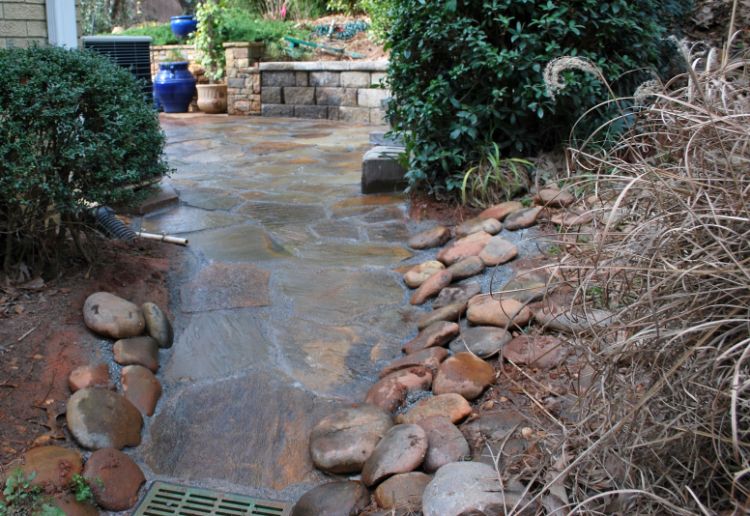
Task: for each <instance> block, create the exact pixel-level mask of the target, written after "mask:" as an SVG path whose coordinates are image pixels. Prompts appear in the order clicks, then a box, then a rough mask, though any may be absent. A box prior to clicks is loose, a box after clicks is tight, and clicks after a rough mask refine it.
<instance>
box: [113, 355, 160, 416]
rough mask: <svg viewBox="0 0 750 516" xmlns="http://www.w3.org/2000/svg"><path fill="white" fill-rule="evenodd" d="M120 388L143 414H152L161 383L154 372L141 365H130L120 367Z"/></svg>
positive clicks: (157, 399)
mask: <svg viewBox="0 0 750 516" xmlns="http://www.w3.org/2000/svg"><path fill="white" fill-rule="evenodd" d="M122 390H123V394H124V395H125V397H126V398H127V399H128V400H129V401H130V402H131V403H132V404H133V405H135V407H136V408H137V409H138V410H140V411H141V414H143V415H144V416H152V415H153V414H154V410H155V409H156V403H157V402H158V401H159V398H160V397H161V384H160V383H159V380H157V379H156V376H154V373H152V372H151V371H149V370H148V369H146V368H145V367H143V366H139V365H132V366H127V367H124V368H123V369H122Z"/></svg>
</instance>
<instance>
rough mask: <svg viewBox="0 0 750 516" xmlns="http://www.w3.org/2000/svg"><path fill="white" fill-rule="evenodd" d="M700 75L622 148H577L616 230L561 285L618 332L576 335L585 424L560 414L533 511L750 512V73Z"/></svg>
mask: <svg viewBox="0 0 750 516" xmlns="http://www.w3.org/2000/svg"><path fill="white" fill-rule="evenodd" d="M691 62H692V63H693V66H692V69H691V71H690V73H689V74H686V75H685V76H683V77H679V78H676V79H674V80H673V81H672V82H671V83H670V84H668V85H666V86H665V87H664V88H663V89H662V91H661V92H660V93H657V94H655V95H653V96H651V97H650V98H651V101H652V103H651V105H649V106H647V107H643V108H641V109H640V110H639V111H638V112H637V113H636V117H637V122H636V124H635V126H634V128H633V129H632V130H631V131H630V132H629V133H627V134H626V135H625V136H624V137H623V138H622V139H621V140H620V141H619V143H618V145H617V146H616V147H615V148H614V149H610V150H609V151H607V152H604V151H600V150H596V149H595V148H594V146H593V145H588V143H586V144H584V145H583V146H581V147H579V148H577V149H574V150H571V153H570V156H571V164H572V167H573V168H574V171H575V173H576V174H578V177H582V176H581V175H582V174H583V177H585V174H589V175H590V176H589V177H591V178H592V179H591V182H590V183H589V185H588V186H589V187H591V188H593V189H595V191H596V192H597V194H598V195H599V196H600V198H603V199H608V204H607V208H608V209H611V212H610V213H612V216H610V217H603V219H601V222H600V224H599V226H598V227H596V228H595V229H594V231H593V232H592V233H591V235H590V243H588V244H586V243H582V244H577V245H574V246H571V247H569V248H568V254H567V255H566V256H564V257H562V258H561V264H560V266H559V267H560V269H559V271H560V274H561V276H562V277H563V278H564V281H565V282H566V283H567V284H569V285H571V284H572V285H573V286H574V288H575V300H574V302H573V306H574V307H575V309H576V310H583V311H590V310H591V309H593V308H594V306H592V304H591V299H590V298H591V296H590V292H591V291H592V289H593V288H596V289H597V291H598V292H603V294H602V296H601V298H603V300H604V301H603V302H604V304H605V305H607V306H606V307H607V308H609V309H611V310H612V311H614V312H615V313H616V318H615V319H616V320H617V321H618V323H617V324H609V325H607V326H606V327H603V328H592V329H591V331H590V332H588V333H589V336H588V337H585V336H583V335H582V336H580V341H581V342H589V343H590V349H583V350H582V352H583V353H584V354H585V360H586V361H588V363H589V364H590V365H589V366H587V370H589V371H590V372H591V373H593V382H592V384H591V386H590V387H588V389H586V390H585V392H584V393H582V394H581V399H580V405H579V410H580V417H579V420H578V422H577V423H576V424H572V423H561V422H560V421H558V420H556V419H555V418H554V417H552V416H550V417H551V418H552V419H555V423H556V425H557V429H558V430H557V431H556V432H551V433H550V436H549V437H548V438H547V439H546V440H545V441H544V442H543V448H544V450H545V452H546V454H545V455H546V457H547V470H546V472H545V473H540V472H539V471H536V472H535V475H537V476H536V477H534V478H535V480H534V481H533V482H532V483H531V484H529V485H531V486H538V487H539V488H538V489H537V488H536V487H530V489H529V492H530V494H529V498H532V497H533V498H534V501H533V502H532V503H529V504H528V505H527V509H530V508H531V509H532V510H533V508H534V507H536V508H539V506H538V505H536V504H537V503H539V502H540V501H542V502H544V507H545V508H546V512H547V513H552V512H553V508H554V507H555V506H557V507H560V509H559V510H557V512H554V513H555V514H567V513H571V514H573V513H576V514H578V513H587V514H612V513H621V514H719V513H725V514H746V513H747V512H748V511H750V395H749V389H750V211H749V210H748V208H749V207H748V198H749V196H750V100H749V99H750V60H747V59H734V60H730V59H727V58H726V57H725V56H723V55H722V54H721V53H717V52H712V53H710V55H708V56H704V58H701V59H698V60H693V61H691ZM605 129H606V128H603V130H605ZM623 213H626V217H625V219H624V220H617V219H622V217H621V215H622V214H623ZM615 214H617V215H618V216H617V217H615ZM575 236H576V238H578V237H579V236H580V235H575ZM579 241H580V239H579ZM592 334H593V336H592ZM530 476H531V475H530V473H528V474H527V475H526V481H527V482H529V481H530V480H532V479H531V478H530ZM540 476H541V477H543V480H540V479H539V477H540ZM542 486H543V487H542ZM552 495H556V496H552ZM518 509H520V507H519V508H518Z"/></svg>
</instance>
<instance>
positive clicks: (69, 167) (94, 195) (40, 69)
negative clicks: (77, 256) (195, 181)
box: [0, 48, 168, 273]
mask: <svg viewBox="0 0 750 516" xmlns="http://www.w3.org/2000/svg"><path fill="white" fill-rule="evenodd" d="M0 68H2V69H3V71H4V73H5V79H6V81H5V86H4V87H3V88H2V90H1V91H0V260H2V267H3V269H4V271H5V272H6V273H7V272H10V271H11V269H15V268H17V267H18V266H21V265H22V266H23V267H22V268H23V269H32V270H34V269H38V268H40V267H43V266H45V265H47V264H49V263H52V262H55V261H56V260H57V259H58V258H59V253H60V252H61V250H62V249H63V248H64V247H65V243H66V241H67V238H66V237H67V235H71V236H72V237H73V240H74V241H75V243H76V244H77V245H78V247H79V250H80V251H81V252H85V251H84V248H83V246H82V245H81V243H82V238H83V234H85V233H86V229H87V226H86V224H85V223H86V217H85V215H86V213H87V206H89V204H88V203H101V204H117V203H127V202H130V201H132V200H133V199H135V197H136V195H137V194H136V193H135V192H134V190H133V189H132V188H129V187H128V185H133V184H139V183H142V182H143V181H145V180H149V179H157V178H159V177H161V176H162V175H163V174H165V173H166V172H167V170H168V169H167V165H166V162H165V161H164V159H163V157H162V150H163V147H164V135H163V133H162V132H161V129H160V127H159V121H158V118H157V115H156V113H155V112H154V110H153V108H152V107H151V106H150V105H149V104H148V102H147V101H146V99H145V97H144V94H143V91H142V88H141V84H139V83H138V82H137V81H136V80H135V79H134V77H133V76H132V75H131V74H130V73H129V72H128V71H127V70H125V69H123V68H121V67H118V66H116V65H114V64H113V63H112V62H111V61H109V60H108V59H106V58H105V57H102V56H98V55H95V54H93V53H89V52H82V51H75V50H64V49H60V48H31V49H9V50H0Z"/></svg>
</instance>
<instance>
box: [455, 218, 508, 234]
mask: <svg viewBox="0 0 750 516" xmlns="http://www.w3.org/2000/svg"><path fill="white" fill-rule="evenodd" d="M502 229H503V225H502V224H501V223H500V221H499V220H497V219H492V218H484V219H480V218H474V219H469V220H467V221H465V222H463V223H461V224H459V225H458V226H457V227H456V236H457V237H465V236H469V235H473V234H474V233H479V232H480V231H484V232H485V233H489V234H490V235H496V234H498V233H500V231H501V230H502Z"/></svg>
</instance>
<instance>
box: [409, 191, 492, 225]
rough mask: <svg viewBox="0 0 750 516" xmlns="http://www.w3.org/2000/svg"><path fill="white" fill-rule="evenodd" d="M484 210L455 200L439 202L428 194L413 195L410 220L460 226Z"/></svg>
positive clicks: (410, 203) (410, 205)
mask: <svg viewBox="0 0 750 516" xmlns="http://www.w3.org/2000/svg"><path fill="white" fill-rule="evenodd" d="M481 211H482V210H480V209H476V208H471V207H469V206H462V205H461V204H460V203H458V202H457V201H455V200H452V201H448V200H437V199H435V198H434V197H430V196H429V195H427V194H426V193H423V192H417V193H412V194H411V198H410V199H409V218H410V219H412V220H416V221H421V220H434V221H436V222H438V223H439V224H443V225H454V224H460V223H461V222H463V221H464V220H467V219H470V218H472V217H476V216H477V215H478V214H479V213H480V212H481Z"/></svg>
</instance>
